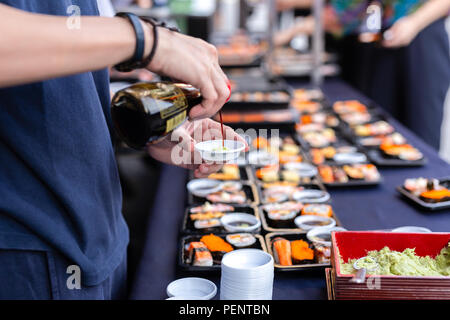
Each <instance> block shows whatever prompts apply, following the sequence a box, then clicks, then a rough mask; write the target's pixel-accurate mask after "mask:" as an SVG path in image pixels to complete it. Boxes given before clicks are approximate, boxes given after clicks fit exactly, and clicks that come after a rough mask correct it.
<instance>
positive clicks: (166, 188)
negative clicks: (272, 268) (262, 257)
mask: <svg viewBox="0 0 450 320" xmlns="http://www.w3.org/2000/svg"><path fill="white" fill-rule="evenodd" d="M323 90H324V92H325V94H326V96H327V97H328V99H329V100H331V101H332V102H333V101H335V100H343V99H358V100H360V101H362V102H368V99H367V98H365V97H364V96H361V95H360V94H359V93H358V92H356V91H355V90H353V89H352V88H351V87H349V86H347V85H346V84H344V83H342V82H341V81H339V80H334V81H328V82H327V83H326V84H325V85H324V86H323ZM390 122H391V123H392V124H393V125H394V126H395V127H396V129H397V130H398V131H399V132H400V133H402V134H403V135H404V136H405V137H406V138H407V139H408V140H409V141H410V142H411V143H412V144H413V145H414V146H416V147H418V148H419V149H420V150H421V151H422V152H423V153H424V155H425V156H426V157H427V158H428V163H427V164H426V165H425V166H424V167H420V168H386V169H381V170H380V171H381V174H382V175H383V178H384V181H383V183H382V184H381V185H379V186H377V187H373V188H358V189H340V190H330V193H331V196H332V205H333V208H334V210H335V212H336V215H337V216H338V218H339V219H340V221H341V222H342V224H343V226H344V227H345V228H347V229H348V230H376V229H387V228H394V227H399V226H407V225H408V226H422V227H427V228H429V229H431V230H432V231H441V232H442V231H444V232H448V231H450V210H444V211H438V212H429V211H425V210H421V209H418V208H417V207H415V206H413V205H412V204H411V203H409V202H407V201H406V200H405V199H402V197H401V196H400V195H399V194H398V193H397V191H396V190H395V188H396V187H397V186H399V185H401V184H402V183H403V181H404V180H405V179H406V178H410V177H421V176H422V177H444V176H450V165H448V164H447V163H446V162H444V161H443V160H442V159H440V158H439V156H438V154H437V152H436V151H434V149H432V148H431V147H430V146H428V145H427V144H425V143H424V142H423V141H422V140H421V139H420V138H419V137H417V136H415V135H414V134H412V133H411V132H410V131H409V130H407V129H406V128H405V127H403V126H402V125H400V124H399V123H398V122H397V121H395V120H394V119H390ZM186 178H187V172H186V171H185V170H183V169H180V168H175V167H171V166H163V169H162V172H161V178H160V182H159V188H158V193H157V195H156V201H155V203H154V208H153V211H152V213H151V215H150V216H149V223H148V228H147V229H148V234H147V239H146V243H145V247H144V253H143V256H142V261H141V263H140V266H139V268H138V271H137V277H136V278H135V281H134V283H132V288H131V296H130V298H131V299H165V298H166V297H167V296H166V292H165V289H166V286H167V285H168V284H169V283H170V282H171V281H173V280H175V279H177V278H180V277H184V276H198V275H196V274H188V273H183V272H181V271H179V270H178V269H177V256H178V252H177V249H178V239H179V230H180V227H181V220H182V216H183V213H184V207H185V197H186V186H185V185H186ZM201 276H202V277H206V278H208V279H210V280H212V281H214V282H216V284H217V285H219V283H220V275H204V274H202V275H201ZM216 298H217V297H216ZM273 298H274V299H286V300H288V299H326V284H325V276H324V273H323V271H321V272H313V273H311V272H309V273H300V272H295V273H276V274H275V281H274V294H273Z"/></svg>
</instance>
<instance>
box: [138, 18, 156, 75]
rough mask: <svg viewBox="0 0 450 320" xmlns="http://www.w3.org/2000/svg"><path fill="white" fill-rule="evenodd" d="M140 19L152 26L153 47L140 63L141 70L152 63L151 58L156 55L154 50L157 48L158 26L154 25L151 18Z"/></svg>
mask: <svg viewBox="0 0 450 320" xmlns="http://www.w3.org/2000/svg"><path fill="white" fill-rule="evenodd" d="M141 19H142V20H143V21H145V22H147V23H149V24H151V25H152V27H153V46H152V50H150V54H149V55H148V57H147V58H145V59H144V60H143V61H142V62H141V66H140V67H141V68H145V67H147V66H148V65H149V64H150V62H152V60H153V57H154V56H155V53H156V48H157V47H158V28H157V27H158V25H157V24H156V22H155V20H153V19H151V18H147V17H141Z"/></svg>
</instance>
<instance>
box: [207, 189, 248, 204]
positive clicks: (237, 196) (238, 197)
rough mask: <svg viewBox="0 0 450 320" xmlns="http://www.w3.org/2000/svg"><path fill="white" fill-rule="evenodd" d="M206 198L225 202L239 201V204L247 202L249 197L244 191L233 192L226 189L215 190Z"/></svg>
mask: <svg viewBox="0 0 450 320" xmlns="http://www.w3.org/2000/svg"><path fill="white" fill-rule="evenodd" d="M206 199H208V200H209V201H211V202H225V203H239V204H242V203H245V201H247V197H246V195H245V192H244V191H239V192H233V193H230V192H225V191H219V192H214V193H211V194H209V195H207V196H206Z"/></svg>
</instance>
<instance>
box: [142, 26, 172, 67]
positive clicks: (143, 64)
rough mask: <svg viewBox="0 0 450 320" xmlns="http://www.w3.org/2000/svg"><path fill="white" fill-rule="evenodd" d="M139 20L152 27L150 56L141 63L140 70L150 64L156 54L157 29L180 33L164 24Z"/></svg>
mask: <svg viewBox="0 0 450 320" xmlns="http://www.w3.org/2000/svg"><path fill="white" fill-rule="evenodd" d="M141 20H143V21H145V22H147V23H149V24H150V25H151V26H152V27H153V46H152V50H151V51H150V55H149V56H148V57H147V58H145V59H144V60H143V61H142V63H141V66H140V67H141V68H145V67H147V66H148V65H149V64H150V63H151V62H152V60H153V57H154V56H155V54H156V48H157V47H158V27H161V28H166V29H168V30H170V31H174V32H180V30H179V29H178V28H175V27H168V26H167V25H166V23H165V22H159V21H157V20H155V19H153V18H149V17H141Z"/></svg>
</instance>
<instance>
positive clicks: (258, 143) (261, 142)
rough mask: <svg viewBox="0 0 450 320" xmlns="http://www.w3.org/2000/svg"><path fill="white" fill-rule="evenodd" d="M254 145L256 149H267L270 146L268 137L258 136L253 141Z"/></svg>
mask: <svg viewBox="0 0 450 320" xmlns="http://www.w3.org/2000/svg"><path fill="white" fill-rule="evenodd" d="M252 146H253V147H254V148H256V149H258V150H259V149H266V148H267V146H268V141H267V139H266V138H263V137H258V138H256V139H254V140H253V141H252Z"/></svg>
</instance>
